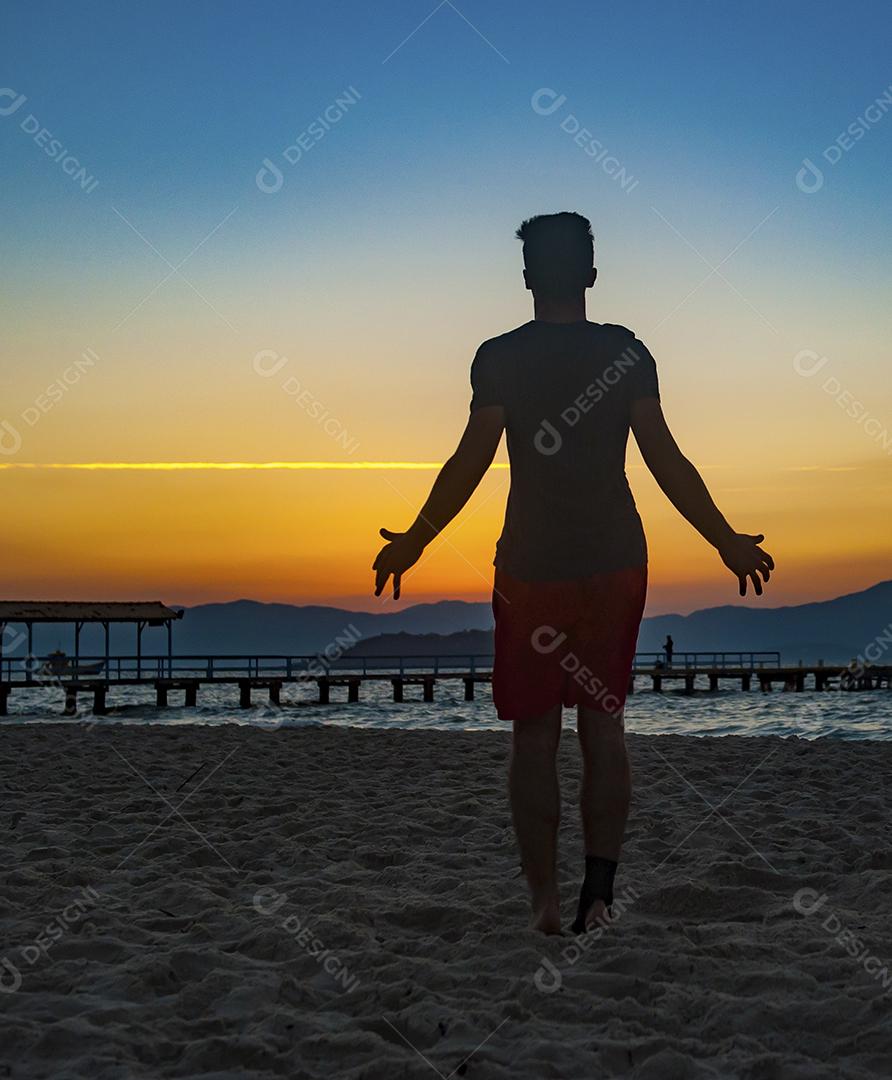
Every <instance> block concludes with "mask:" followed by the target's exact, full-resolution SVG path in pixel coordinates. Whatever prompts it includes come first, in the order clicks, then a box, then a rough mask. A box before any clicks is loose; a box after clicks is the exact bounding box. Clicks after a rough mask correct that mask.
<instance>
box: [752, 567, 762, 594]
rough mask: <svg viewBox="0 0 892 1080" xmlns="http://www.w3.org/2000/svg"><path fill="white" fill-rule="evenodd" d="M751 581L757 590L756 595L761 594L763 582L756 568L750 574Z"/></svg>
mask: <svg viewBox="0 0 892 1080" xmlns="http://www.w3.org/2000/svg"><path fill="white" fill-rule="evenodd" d="M750 581H751V582H752V583H753V589H754V590H755V593H756V596H761V595H762V582H761V581H760V580H759V575H758V573H757V572H756V571H755V570H754V571H753V572H752V573H751V574H750Z"/></svg>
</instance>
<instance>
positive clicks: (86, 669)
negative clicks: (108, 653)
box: [39, 649, 105, 679]
mask: <svg viewBox="0 0 892 1080" xmlns="http://www.w3.org/2000/svg"><path fill="white" fill-rule="evenodd" d="M104 667H105V661H104V660H96V661H95V662H94V663H92V664H80V663H77V662H76V661H75V660H74V659H73V658H72V657H70V656H68V655H67V653H64V652H62V650H61V649H56V650H55V651H54V652H51V653H50V654H49V656H47V657H46V658H45V660H44V662H43V665H42V666H41V668H40V671H39V674H40V675H43V676H48V677H50V678H56V679H79V678H81V677H82V676H84V675H98V674H99V672H100V671H102V669H103V668H104Z"/></svg>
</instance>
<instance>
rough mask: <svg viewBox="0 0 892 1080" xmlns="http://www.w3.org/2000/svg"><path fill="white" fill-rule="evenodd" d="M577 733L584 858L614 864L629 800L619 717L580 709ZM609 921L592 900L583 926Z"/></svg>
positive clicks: (629, 785) (629, 778)
mask: <svg viewBox="0 0 892 1080" xmlns="http://www.w3.org/2000/svg"><path fill="white" fill-rule="evenodd" d="M577 732H578V735H579V745H580V748H581V750H582V785H581V787H580V790H579V808H580V811H581V813H582V834H583V838H584V840H585V854H586V856H589V855H599V856H600V857H601V858H602V859H611V860H613V861H614V862H618V861H619V856H620V852H621V850H622V846H623V836H624V835H625V831H626V819H627V818H628V816H629V803H630V801H631V796H632V774H631V769H630V767H629V756H628V753H627V752H626V739H625V732H624V729H623V717H622V714H620V715H619V716H614V715H612V714H611V713H605V712H600V711H599V710H597V709H589V708H586V707H584V706H580V707H579V710H578V720H577ZM608 918H609V917H608V915H607V909H606V905H605V904H604V902H603V901H602V900H596V901H595V902H594V904H592V906H591V908H589V911H588V914H587V915H586V920H585V921H586V926H587V927H591V926H595V925H596V924H597V923H599V922H600V923H603V922H605V921H607V919H608Z"/></svg>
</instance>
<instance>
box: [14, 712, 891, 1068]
mask: <svg viewBox="0 0 892 1080" xmlns="http://www.w3.org/2000/svg"><path fill="white" fill-rule="evenodd" d="M629 745H630V752H631V756H632V764H633V771H634V782H635V795H634V801H633V808H632V815H631V818H630V822H629V828H628V833H627V843H626V848H625V853H624V858H623V862H622V864H621V867H620V872H619V875H618V878H617V891H616V897H617V902H616V906H615V916H616V917H615V922H614V924H613V925H612V927H610V928H609V930H606V931H604V932H596V933H594V934H590V935H588V936H587V937H585V938H580V939H577V938H574V937H573V936H572V935H571V934H570V933H569V924H570V922H571V921H572V913H573V909H574V907H575V901H576V890H577V887H578V880H579V875H580V871H581V862H582V858H581V840H580V829H579V824H578V820H577V813H576V808H575V799H576V785H577V780H578V774H579V762H578V754H577V748H576V745H575V736H574V735H573V733H572V732H571V731H567V732H566V733H565V737H564V739H563V742H562V746H561V751H560V768H561V775H562V781H563V799H564V804H563V820H562V825H561V863H560V871H561V882H562V890H563V910H564V921H565V924H566V926H567V928H568V932H567V935H566V936H564V937H549V938H545V937H542V936H540V935H538V934H534V933H533V932H531V931H529V930H527V929H526V928H525V927H526V922H527V918H528V911H527V900H526V892H525V884H524V881H523V879H522V877H521V876H520V875H519V863H518V857H517V853H516V847H515V844H514V839H513V834H512V829H511V822H510V817H509V810H508V802H507V793H506V785H505V769H506V764H507V757H508V751H509V735H508V733H507V732H496V731H488V732H474V733H471V732H460V731H457V732H446V731H431V730H427V731H406V730H402V731H374V730H353V729H349V728H335V727H332V728H325V727H321V726H307V727H302V728H278V729H274V730H269V731H264V730H260V729H258V728H245V727H237V726H234V725H232V726H218V727H199V726H182V727H165V728H162V727H158V726H142V727H126V726H123V725H120V726H119V725H113V724H107V725H93V726H91V725H89V724H81V723H72V724H65V723H48V724H45V725H40V724H22V725H15V726H13V725H8V726H4V727H3V728H2V730H0V760H2V774H3V789H4V795H3V815H2V829H3V835H4V838H5V844H4V872H3V875H2V901H3V902H2V912H3V914H2V921H0V926H2V939H0V942H2V943H0V958H2V960H3V970H2V972H0V989H2V991H3V992H2V993H0V1011H2V1026H3V1040H2V1044H3V1045H2V1051H0V1060H2V1072H0V1075H3V1076H8V1077H14V1078H18V1077H22V1078H25V1077H28V1078H31V1077H65V1078H77V1077H89V1078H91V1080H106V1078H108V1080H111V1078H124V1077H153V1078H158V1077H202V1078H214V1077H267V1076H269V1077H290V1078H295V1080H303V1078H307V1080H309V1078H313V1080H317V1078H322V1077H344V1078H350V1080H360V1078H365V1080H379V1078H380V1080H384V1078H387V1080H393V1078H403V1077H405V1078H416V1077H417V1078H425V1077H433V1076H436V1075H437V1074H439V1075H440V1076H441V1077H451V1076H467V1077H472V1078H475V1077H479V1078H481V1080H486V1078H490V1077H492V1078H507V1077H512V1078H515V1077H520V1078H530V1080H532V1078H542V1077H574V1078H576V1077H583V1076H586V1077H588V1076H623V1077H635V1078H637V1077H641V1078H651V1077H653V1078H658V1077H659V1078H675V1077H685V1078H686V1077H722V1078H725V1077H745V1078H752V1080H757V1078H762V1077H764V1078H775V1080H781V1078H782V1080H788V1078H802V1080H805V1078H812V1077H824V1076H826V1077H874V1076H884V1075H888V1074H889V1073H890V1071H892V1019H890V1015H892V1011H890V1005H892V976H890V971H889V966H890V965H892V930H890V927H889V901H888V897H889V888H890V884H892V828H890V807H889V801H888V799H889V795H888V794H887V791H886V787H885V783H886V778H887V777H888V776H889V775H890V767H892V745H890V744H889V743H888V742H885V743H882V742H871V741H844V740H835V739H820V740H815V741H810V742H807V741H803V740H799V739H795V738H792V739H781V738H776V737H771V738H762V737H759V738H748V737H725V738H696V737H691V736H674V735H667V736H651V735H647V736H644V735H631V736H630V737H629Z"/></svg>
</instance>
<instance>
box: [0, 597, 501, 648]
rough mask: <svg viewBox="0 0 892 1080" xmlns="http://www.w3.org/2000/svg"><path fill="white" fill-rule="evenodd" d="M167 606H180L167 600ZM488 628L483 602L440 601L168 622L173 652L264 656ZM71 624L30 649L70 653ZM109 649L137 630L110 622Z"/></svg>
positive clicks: (97, 636) (128, 643)
mask: <svg viewBox="0 0 892 1080" xmlns="http://www.w3.org/2000/svg"><path fill="white" fill-rule="evenodd" d="M171 606H172V607H175V608H176V607H180V606H181V605H178V604H171ZM491 626H492V608H491V607H490V605H489V604H488V603H478V604H472V603H467V602H465V601H463V600H442V601H440V602H439V603H436V604H414V605H413V606H411V607H407V608H403V609H402V610H401V611H389V612H386V613H380V614H379V613H377V612H367V611H347V610H345V609H343V608H335V607H325V606H322V605H306V606H299V605H295V604H263V603H259V602H258V601H256V600H234V601H231V602H229V603H222V604H200V605H198V606H197V607H192V608H186V609H185V614H184V615H183V618H182V620H181V621H179V622H177V623H174V629H173V640H174V651H175V652H176V653H178V654H179V655H181V656H182V655H206V654H211V653H213V654H216V655H221V654H227V653H228V654H241V655H245V654H254V655H256V654H265V655H278V656H284V655H291V656H300V655H315V654H316V653H319V652H321V651H322V650H323V649H326V648H328V647H329V646H332V645H335V646H339V645H340V646H341V647H344V646H342V645H341V643H346V647H349V646H350V645H351V644H353V643H354V642H355V641H358V640H362V639H365V638H366V637H369V636H373V635H377V634H384V633H393V632H407V633H412V634H424V633H431V632H438V633H447V634H448V633H451V632H453V631H458V630H465V629H468V628H471V629H487V628H489V627H491ZM104 640H105V639H104V636H103V632H102V630H101V628H99V627H95V626H85V627H84V629H83V632H82V634H81V655H82V656H88V655H97V656H98V655H101V654H102V652H103V651H104V649H105V644H104ZM73 641H74V631H73V629H72V627H70V626H66V625H60V626H36V627H35V628H34V649H35V652H37V653H39V654H45V653H47V652H49V651H51V650H52V649H55V648H56V647H57V646H58V647H60V648H62V649H64V650H65V651H66V652H69V653H71V652H73V649H74V646H73ZM142 641H143V654H144V655H146V656H152V655H157V654H158V653H163V652H166V651H167V635H166V633H165V632H164V630H163V629H162V630H159V629H153V628H151V627H147V628H146V629H145V630H144V632H143V636H142ZM24 647H25V646H24V643H23V642H19V643H18V645H17V646H16V643H15V638H14V636H13V635H12V633H8V634H7V636H6V639H5V641H4V652H5V653H6V655H8V656H13V655H21V654H22V653H23V651H24ZM111 649H112V652H113V653H118V654H124V655H128V654H129V655H133V654H135V652H136V631H135V629H134V628H133V627H132V626H112V628H111Z"/></svg>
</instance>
